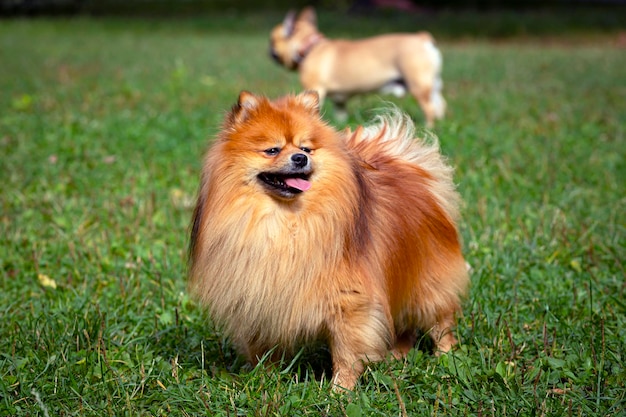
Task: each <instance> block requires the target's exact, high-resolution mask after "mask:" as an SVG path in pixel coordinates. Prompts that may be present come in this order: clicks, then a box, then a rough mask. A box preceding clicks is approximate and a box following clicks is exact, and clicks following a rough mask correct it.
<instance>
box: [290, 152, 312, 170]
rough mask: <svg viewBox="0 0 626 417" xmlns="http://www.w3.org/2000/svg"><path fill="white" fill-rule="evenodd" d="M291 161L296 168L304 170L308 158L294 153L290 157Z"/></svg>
mask: <svg viewBox="0 0 626 417" xmlns="http://www.w3.org/2000/svg"><path fill="white" fill-rule="evenodd" d="M291 161H292V162H293V163H294V165H295V166H296V168H304V167H305V166H306V164H308V163H309V158H307V156H306V155H305V154H303V153H294V154H293V155H291Z"/></svg>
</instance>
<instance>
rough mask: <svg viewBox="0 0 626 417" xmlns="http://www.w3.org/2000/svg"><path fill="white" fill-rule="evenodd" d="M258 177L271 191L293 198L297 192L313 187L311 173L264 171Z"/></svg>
mask: <svg viewBox="0 0 626 417" xmlns="http://www.w3.org/2000/svg"><path fill="white" fill-rule="evenodd" d="M258 178H259V180H260V181H261V183H262V184H263V185H265V187H266V188H267V189H268V190H269V191H271V192H272V193H275V194H277V195H278V196H280V197H284V198H293V197H294V196H296V195H297V194H300V193H302V192H304V191H307V190H308V189H309V188H311V182H310V181H309V175H308V174H306V173H299V174H280V173H273V172H262V173H260V174H259V175H258Z"/></svg>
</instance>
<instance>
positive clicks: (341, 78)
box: [270, 7, 446, 127]
mask: <svg viewBox="0 0 626 417" xmlns="http://www.w3.org/2000/svg"><path fill="white" fill-rule="evenodd" d="M270 53H271V55H272V57H273V58H274V59H275V60H276V61H278V62H279V63H280V64H281V65H283V66H285V67H287V68H288V69H290V70H297V71H298V72H299V74H300V82H301V84H302V86H303V87H304V88H305V89H307V90H315V91H317V92H318V94H319V95H320V100H323V99H324V97H328V98H329V99H330V100H331V101H332V102H333V103H334V104H335V106H336V108H337V117H338V118H340V119H341V118H343V119H345V117H346V116H347V115H346V113H345V103H346V101H347V100H348V99H349V98H350V97H351V96H353V95H355V94H360V93H367V92H374V91H380V92H383V93H392V94H395V95H397V96H402V95H404V93H405V92H406V90H408V91H409V92H410V93H411V94H412V95H413V97H415V99H416V100H417V101H418V103H419V105H420V106H421V108H422V110H423V111H424V114H425V117H426V125H427V126H429V127H432V126H433V125H434V122H435V120H436V119H441V118H442V117H443V115H444V113H445V109H446V101H445V100H444V98H443V96H442V95H441V89H442V87H443V83H442V81H441V66H442V58H441V52H440V51H439V49H437V47H436V46H435V42H434V39H433V37H432V36H431V35H430V34H429V33H427V32H419V33H408V34H387V35H381V36H375V37H372V38H366V39H360V40H344V39H328V38H326V37H325V36H324V35H323V34H322V33H321V32H319V30H318V29H317V16H316V14H315V10H314V9H313V8H312V7H306V8H305V9H303V10H302V11H301V12H300V13H299V14H298V15H297V17H296V13H295V12H294V11H291V12H289V13H287V16H285V19H284V20H283V22H282V23H281V24H279V25H277V26H276V27H275V28H274V29H273V30H272V33H271V37H270Z"/></svg>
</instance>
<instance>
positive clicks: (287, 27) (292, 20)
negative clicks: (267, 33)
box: [283, 10, 296, 38]
mask: <svg viewBox="0 0 626 417" xmlns="http://www.w3.org/2000/svg"><path fill="white" fill-rule="evenodd" d="M295 24H296V11H295V10H289V12H287V15H286V16H285V18H284V19H283V31H284V35H285V38H288V37H290V36H291V34H292V33H293V28H294V26H295Z"/></svg>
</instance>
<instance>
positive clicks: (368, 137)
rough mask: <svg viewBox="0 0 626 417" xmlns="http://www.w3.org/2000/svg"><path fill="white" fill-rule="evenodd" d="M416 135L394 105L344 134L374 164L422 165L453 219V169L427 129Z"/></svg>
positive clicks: (455, 201)
mask: <svg viewBox="0 0 626 417" xmlns="http://www.w3.org/2000/svg"><path fill="white" fill-rule="evenodd" d="M424 136H425V137H424V138H418V137H416V133H415V124H414V123H413V121H412V120H411V118H410V117H409V116H408V115H407V114H405V113H403V112H402V111H400V110H399V109H398V108H395V107H391V108H390V109H389V110H388V111H387V112H386V113H385V114H383V115H379V116H377V117H376V118H375V119H374V122H373V123H372V124H370V125H368V126H365V127H362V128H359V129H357V130H356V131H355V132H354V133H352V134H349V135H348V145H349V146H350V147H351V148H353V149H355V150H356V151H357V152H358V154H359V156H360V157H361V158H363V160H364V162H366V163H367V164H369V165H370V166H372V167H373V168H377V167H378V166H380V164H381V163H384V162H383V161H385V160H388V159H389V158H391V160H395V161H404V162H406V163H409V164H412V165H415V166H417V167H419V168H421V169H423V170H424V171H425V172H426V173H427V174H428V175H429V176H430V177H431V181H430V190H431V192H432V193H433V195H434V196H435V197H436V198H437V201H438V202H439V204H440V205H441V207H443V208H444V210H445V211H446V212H447V213H448V215H449V216H450V218H451V219H452V220H453V221H454V222H457V221H458V219H459V206H460V204H461V198H460V196H459V194H458V193H457V191H456V187H455V185H454V181H453V174H454V169H453V168H452V167H451V166H450V165H449V164H448V163H447V161H446V159H445V158H444V156H443V155H442V154H441V150H440V147H439V141H438V139H437V137H436V136H434V135H433V134H431V133H427V132H425V133H424Z"/></svg>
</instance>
